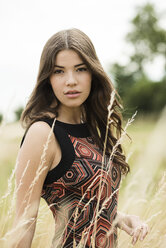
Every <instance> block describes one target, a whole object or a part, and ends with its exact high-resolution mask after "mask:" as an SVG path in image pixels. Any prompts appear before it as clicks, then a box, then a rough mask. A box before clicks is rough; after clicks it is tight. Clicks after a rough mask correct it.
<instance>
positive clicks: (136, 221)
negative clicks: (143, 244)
mask: <svg viewBox="0 0 166 248" xmlns="http://www.w3.org/2000/svg"><path fill="white" fill-rule="evenodd" d="M117 221H118V223H117V227H119V228H120V229H122V230H124V231H125V232H126V233H128V234H129V235H130V236H132V237H133V238H132V244H133V245H135V243H136V242H137V240H138V238H139V239H140V240H141V241H142V240H143V239H144V238H145V237H146V235H147V233H148V225H147V224H146V223H144V222H143V221H141V220H140V218H139V217H138V216H136V215H128V214H123V213H120V212H118V214H117Z"/></svg>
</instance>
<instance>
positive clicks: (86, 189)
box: [42, 119, 121, 248]
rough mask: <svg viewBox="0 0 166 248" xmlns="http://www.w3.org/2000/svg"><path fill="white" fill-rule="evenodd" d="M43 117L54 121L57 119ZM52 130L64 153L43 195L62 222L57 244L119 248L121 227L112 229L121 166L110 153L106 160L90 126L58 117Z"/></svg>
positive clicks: (44, 187) (56, 217)
mask: <svg viewBox="0 0 166 248" xmlns="http://www.w3.org/2000/svg"><path fill="white" fill-rule="evenodd" d="M44 121H45V122H47V123H48V124H49V125H50V126H52V124H53V119H45V120H44ZM53 131H54V134H55V136H56V138H57V140H58V142H59V145H60V147H61V153H62V156H61V160H60V162H59V164H58V165H57V166H56V167H55V168H54V169H52V170H50V171H49V172H48V174H47V177H46V179H45V182H44V185H43V191H42V197H43V198H44V199H45V200H46V202H47V204H48V205H49V207H50V209H51V211H52V213H53V216H54V218H55V223H56V224H57V223H58V225H56V226H58V227H59V231H60V235H59V236H58V238H59V237H60V238H59V240H58V238H57V237H56V235H55V244H56V245H57V246H55V247H61V248H62V247H65V248H71V247H76V246H78V244H82V246H80V247H91V244H92V243H93V245H94V246H92V247H96V248H97V247H100V248H101V247H102V248H107V247H108V248H112V247H115V246H116V238H117V235H116V228H114V229H113V230H112V229H111V227H112V222H113V220H114V219H115V217H116V213H117V198H118V189H119V184H120V177H121V173H120V169H119V167H118V166H115V165H113V163H112V162H110V160H109V159H108V157H107V156H105V158H104V161H102V157H103V153H102V151H101V150H100V149H99V148H98V147H97V146H96V145H95V143H94V142H93V140H92V138H91V136H90V134H89V131H88V128H87V125H86V124H67V123H63V122H60V121H56V122H55V126H54V130H53ZM99 189H100V190H99ZM99 191H100V192H101V195H100V194H99ZM97 209H98V211H97ZM111 230H112V231H111ZM56 232H57V233H58V230H57V229H56ZM58 244H59V246H58ZM74 245H76V246H74Z"/></svg>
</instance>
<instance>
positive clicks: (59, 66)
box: [55, 63, 85, 68]
mask: <svg viewBox="0 0 166 248" xmlns="http://www.w3.org/2000/svg"><path fill="white" fill-rule="evenodd" d="M81 65H85V63H81V64H78V65H74V67H78V66H81ZM55 67H58V68H65V67H64V66H61V65H55Z"/></svg>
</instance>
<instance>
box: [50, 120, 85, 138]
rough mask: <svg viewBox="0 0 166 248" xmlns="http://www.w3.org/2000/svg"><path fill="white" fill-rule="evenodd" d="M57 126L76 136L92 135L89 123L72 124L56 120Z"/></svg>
mask: <svg viewBox="0 0 166 248" xmlns="http://www.w3.org/2000/svg"><path fill="white" fill-rule="evenodd" d="M52 121H54V119H52ZM55 126H60V127H62V128H64V129H65V130H66V132H67V133H68V134H70V135H71V136H74V137H80V138H86V137H88V136H90V132H89V129H88V125H87V123H79V124H71V123H66V122H62V121H59V120H56V121H55Z"/></svg>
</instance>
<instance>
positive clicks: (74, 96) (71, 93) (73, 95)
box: [64, 90, 81, 98]
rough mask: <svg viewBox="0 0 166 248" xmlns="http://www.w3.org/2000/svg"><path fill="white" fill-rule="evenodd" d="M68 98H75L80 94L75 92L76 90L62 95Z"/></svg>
mask: <svg viewBox="0 0 166 248" xmlns="http://www.w3.org/2000/svg"><path fill="white" fill-rule="evenodd" d="M64 94H65V95H66V96H67V97H68V98H76V97H78V96H79V95H80V94H81V92H79V91H76V90H69V91H67V92H66V93H64Z"/></svg>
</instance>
